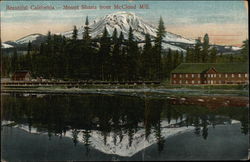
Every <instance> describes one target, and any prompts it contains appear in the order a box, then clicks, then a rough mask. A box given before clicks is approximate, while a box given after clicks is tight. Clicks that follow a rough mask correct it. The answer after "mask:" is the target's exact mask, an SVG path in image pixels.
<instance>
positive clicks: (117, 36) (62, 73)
mask: <svg viewBox="0 0 250 162" xmlns="http://www.w3.org/2000/svg"><path fill="white" fill-rule="evenodd" d="M82 34H83V37H82V39H78V37H79V31H78V30H77V28H76V26H74V29H73V34H72V37H71V38H66V37H65V36H61V35H54V34H51V32H48V34H47V40H46V41H45V42H44V43H41V45H40V46H39V48H36V47H34V46H32V44H31V43H30V42H29V43H28V46H27V54H25V55H18V54H17V50H16V49H15V50H14V53H13V55H11V56H3V60H4V61H3V63H2V67H3V68H2V69H3V71H2V76H8V75H10V74H13V73H14V72H15V71H17V70H29V71H31V73H32V75H33V76H34V77H43V78H48V79H51V78H55V79H64V80H106V81H136V80H163V79H166V78H169V77H170V72H171V71H172V70H173V69H175V68H176V67H177V66H178V65H179V64H180V63H183V62H186V63H207V62H210V63H215V62H226V61H227V60H229V61H230V62H232V61H233V59H232V58H231V57H229V59H226V60H225V59H224V56H223V57H222V55H218V51H217V49H216V48H215V47H212V48H211V46H210V45H209V36H208V34H205V36H204V38H203V42H202V41H201V38H198V39H197V40H196V44H195V45H194V46H193V47H187V49H186V52H185V53H184V52H183V51H182V52H179V51H172V50H171V49H168V50H167V51H166V50H163V47H162V43H163V38H164V37H165V35H166V31H165V27H164V22H163V20H162V18H160V20H159V24H158V28H157V35H156V37H155V38H151V36H150V35H149V34H146V35H145V40H144V43H143V45H141V46H140V44H141V43H139V42H138V41H136V39H135V37H134V34H133V29H132V28H131V27H130V28H129V33H128V38H127V39H125V38H124V35H123V33H122V32H120V33H118V32H117V30H116V29H114V31H113V33H112V35H110V34H109V33H108V31H107V28H106V27H105V28H104V30H103V34H102V36H101V37H100V38H97V39H94V38H92V37H91V35H90V27H89V21H88V17H86V21H85V27H84V31H83V33H82ZM245 43H247V45H245ZM245 43H244V45H245V46H246V47H245V48H248V41H247V42H245ZM245 48H244V50H245ZM244 50H242V51H244ZM245 51H246V50H245ZM245 53H246V52H245ZM245 55H247V54H245ZM245 55H244V56H245ZM230 56H231V55H230ZM240 60H241V58H240Z"/></svg>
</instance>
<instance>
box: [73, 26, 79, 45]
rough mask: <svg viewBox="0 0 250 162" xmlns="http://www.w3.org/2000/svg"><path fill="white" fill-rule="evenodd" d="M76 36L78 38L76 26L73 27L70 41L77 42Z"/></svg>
mask: <svg viewBox="0 0 250 162" xmlns="http://www.w3.org/2000/svg"><path fill="white" fill-rule="evenodd" d="M77 36H78V30H77V28H76V26H74V29H73V35H72V39H73V40H74V41H76V40H77Z"/></svg>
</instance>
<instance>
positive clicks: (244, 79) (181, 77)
mask: <svg viewBox="0 0 250 162" xmlns="http://www.w3.org/2000/svg"><path fill="white" fill-rule="evenodd" d="M171 83H172V84H241V83H248V74H247V73H217V72H216V71H214V70H209V71H207V73H204V74H197V73H196V74H194V73H193V74H190V73H189V74H185V73H184V74H176V73H172V74H171Z"/></svg>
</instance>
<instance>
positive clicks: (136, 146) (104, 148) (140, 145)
mask: <svg viewBox="0 0 250 162" xmlns="http://www.w3.org/2000/svg"><path fill="white" fill-rule="evenodd" d="M179 122H180V120H177V121H176V120H171V121H170V123H168V122H167V121H166V120H163V121H162V122H161V127H162V128H161V136H162V137H163V138H167V137H170V136H173V135H177V134H180V133H183V132H187V131H191V130H193V129H194V127H193V126H189V127H186V126H184V127H168V126H170V125H173V124H177V123H179ZM142 126H143V123H142ZM15 127H17V128H20V129H22V130H25V131H27V132H30V133H33V134H47V133H46V132H39V131H38V129H37V128H34V127H30V128H29V127H28V126H27V125H23V124H19V125H16V126H15ZM83 131H85V130H83V129H82V130H77V133H76V132H75V131H74V130H72V129H71V130H68V131H66V133H65V137H69V138H73V136H75V133H76V134H77V140H78V141H79V142H81V143H84V141H83V136H84V135H83ZM122 134H123V138H122V140H121V141H120V138H119V137H117V142H116V144H114V138H113V137H114V132H110V133H109V134H108V135H107V140H106V144H105V143H104V141H103V135H102V132H101V131H99V130H91V132H90V138H89V141H90V146H91V147H92V148H94V149H97V150H99V151H101V152H103V153H106V154H115V155H119V156H129V157H130V156H133V155H134V154H136V153H137V152H139V151H141V150H143V149H145V148H147V147H149V146H151V145H153V144H155V143H157V139H156V137H155V134H154V133H152V134H150V135H149V136H148V138H147V139H146V137H145V129H144V128H143V127H141V128H139V130H138V131H137V132H136V133H135V134H134V135H133V141H132V144H131V146H129V136H128V133H126V132H122Z"/></svg>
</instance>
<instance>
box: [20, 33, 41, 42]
mask: <svg viewBox="0 0 250 162" xmlns="http://www.w3.org/2000/svg"><path fill="white" fill-rule="evenodd" d="M41 37H45V36H44V35H42V34H39V33H35V34H30V35H28V36H25V37H22V38H20V39H18V40H16V41H15V43H17V44H28V43H29V42H34V41H36V40H38V39H40V38H41Z"/></svg>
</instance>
